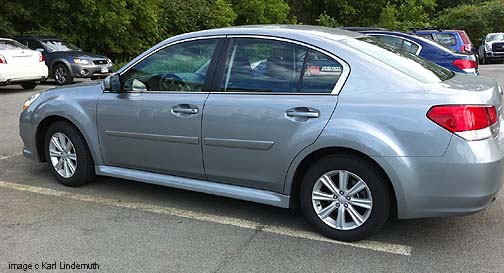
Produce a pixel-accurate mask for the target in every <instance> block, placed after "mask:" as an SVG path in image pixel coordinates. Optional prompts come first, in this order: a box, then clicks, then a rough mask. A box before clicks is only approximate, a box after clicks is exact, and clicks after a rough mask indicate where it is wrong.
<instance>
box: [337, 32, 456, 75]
mask: <svg viewBox="0 0 504 273" xmlns="http://www.w3.org/2000/svg"><path fill="white" fill-rule="evenodd" d="M342 43H345V44H347V45H349V46H351V47H352V48H354V49H356V50H358V51H360V52H362V53H364V54H366V55H367V56H369V57H370V58H373V59H376V60H379V61H380V62H382V63H385V64H387V65H389V66H391V67H393V68H395V69H397V70H399V71H401V72H403V73H405V74H407V75H409V76H411V77H413V78H415V79H417V80H419V81H421V82H424V83H433V82H440V81H445V80H448V79H450V78H452V77H453V76H455V73H453V72H452V71H450V70H448V69H446V68H444V67H441V66H439V65H437V64H435V63H432V62H430V61H427V60H426V59H424V58H421V57H418V56H416V55H414V54H411V53H409V52H406V51H404V50H402V49H399V48H396V47H394V46H391V45H389V44H387V43H384V42H382V41H380V40H379V39H377V38H375V37H361V38H357V39H346V40H342Z"/></svg>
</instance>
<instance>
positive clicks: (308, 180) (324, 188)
mask: <svg viewBox="0 0 504 273" xmlns="http://www.w3.org/2000/svg"><path fill="white" fill-rule="evenodd" d="M300 201H301V209H302V211H303V214H304V216H305V218H306V219H307V220H308V222H309V223H310V224H312V226H314V227H315V228H316V229H317V230H318V231H319V232H320V233H322V234H324V235H325V236H328V237H330V238H333V239H336V240H340V241H357V240H361V239H363V238H365V237H367V236H369V235H370V234H372V233H373V232H375V231H377V230H378V229H379V228H381V227H382V226H383V224H384V223H385V221H386V220H387V218H388V215H389V210H390V208H389V194H388V190H387V186H386V181H385V179H384V178H383V177H382V175H381V174H380V172H379V171H378V170H377V169H376V168H375V167H374V166H373V165H371V164H370V163H369V162H368V161H367V160H365V159H362V158H360V157H357V156H352V155H334V156H328V157H325V158H322V159H321V160H319V161H317V162H316V163H315V164H313V165H312V166H311V167H310V168H309V169H308V171H307V172H306V174H305V176H304V179H303V181H302V185H301V191H300Z"/></svg>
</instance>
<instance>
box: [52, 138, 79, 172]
mask: <svg viewBox="0 0 504 273" xmlns="http://www.w3.org/2000/svg"><path fill="white" fill-rule="evenodd" d="M49 157H50V159H51V163H52V166H53V168H54V169H55V170H56V172H57V173H58V174H59V175H61V177H63V178H70V177H72V176H73V175H74V174H75V170H76V169H77V154H76V152H75V147H74V145H73V143H72V141H70V139H69V138H68V137H67V136H66V135H65V134H63V133H55V134H54V135H52V137H51V140H50V142H49Z"/></svg>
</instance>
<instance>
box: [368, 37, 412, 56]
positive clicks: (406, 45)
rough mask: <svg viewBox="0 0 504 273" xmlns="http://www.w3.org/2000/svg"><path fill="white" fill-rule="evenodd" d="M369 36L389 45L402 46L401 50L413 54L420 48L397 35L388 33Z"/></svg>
mask: <svg viewBox="0 0 504 273" xmlns="http://www.w3.org/2000/svg"><path fill="white" fill-rule="evenodd" d="M371 36H373V37H376V38H378V39H380V40H382V41H383V42H385V43H387V44H389V45H392V46H395V47H397V48H402V49H403V50H406V51H407V52H409V53H411V54H415V55H416V54H417V52H418V49H419V48H420V47H419V46H418V45H416V44H415V43H413V42H410V41H408V40H405V39H402V38H399V37H394V36H388V35H371Z"/></svg>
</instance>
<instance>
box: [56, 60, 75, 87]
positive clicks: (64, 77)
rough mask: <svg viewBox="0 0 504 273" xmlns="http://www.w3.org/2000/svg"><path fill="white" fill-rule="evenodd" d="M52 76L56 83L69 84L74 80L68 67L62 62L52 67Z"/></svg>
mask: <svg viewBox="0 0 504 273" xmlns="http://www.w3.org/2000/svg"><path fill="white" fill-rule="evenodd" d="M53 77H54V80H55V81H56V84H58V85H64V84H71V83H72V82H73V80H74V79H73V77H72V74H71V73H70V70H69V69H68V67H67V66H66V65H64V64H62V63H60V64H57V65H56V66H55V67H54V70H53Z"/></svg>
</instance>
